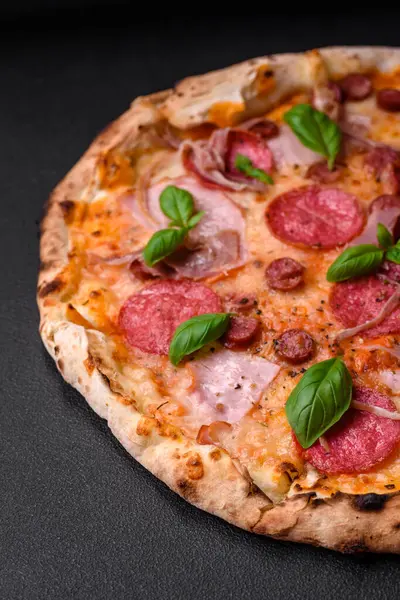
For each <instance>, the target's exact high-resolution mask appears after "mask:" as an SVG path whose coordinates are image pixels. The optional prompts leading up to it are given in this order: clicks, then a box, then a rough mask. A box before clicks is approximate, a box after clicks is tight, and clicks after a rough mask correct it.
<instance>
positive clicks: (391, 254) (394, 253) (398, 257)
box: [386, 244, 400, 265]
mask: <svg viewBox="0 0 400 600" xmlns="http://www.w3.org/2000/svg"><path fill="white" fill-rule="evenodd" d="M386 258H387V259H388V260H390V261H391V262H394V263H396V265H400V247H399V246H398V245H397V244H396V246H393V247H392V248H389V250H388V251H387V252H386Z"/></svg>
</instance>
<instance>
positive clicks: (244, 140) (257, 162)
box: [225, 129, 274, 181]
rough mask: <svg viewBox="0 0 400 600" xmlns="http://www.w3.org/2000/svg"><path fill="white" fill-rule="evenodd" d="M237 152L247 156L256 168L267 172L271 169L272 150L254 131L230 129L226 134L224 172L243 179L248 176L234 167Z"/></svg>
mask: <svg viewBox="0 0 400 600" xmlns="http://www.w3.org/2000/svg"><path fill="white" fill-rule="evenodd" d="M238 154H244V155H245V156H247V157H248V158H249V159H250V160H251V162H252V164H253V167H256V168H257V169H262V170H263V171H266V172H267V173H269V172H270V171H271V170H272V167H273V162H274V161H273V157H272V152H271V150H270V149H269V148H268V146H267V145H266V144H265V142H264V141H263V140H262V139H260V137H258V136H257V135H255V134H254V133H250V132H248V131H239V130H236V129H232V130H231V131H230V132H229V136H228V149H227V153H226V157H225V162H226V172H227V174H228V175H234V176H235V179H237V178H243V180H244V181H245V180H247V179H248V177H247V176H246V175H244V174H243V173H242V172H241V171H238V169H237V168H236V167H235V161H236V156H237V155H238Z"/></svg>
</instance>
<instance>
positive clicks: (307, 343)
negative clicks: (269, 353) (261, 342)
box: [275, 329, 314, 364]
mask: <svg viewBox="0 0 400 600" xmlns="http://www.w3.org/2000/svg"><path fill="white" fill-rule="evenodd" d="M275 351H276V353H277V354H278V355H279V356H281V358H284V359H285V360H287V361H289V362H291V363H295V364H297V363H301V362H304V361H306V360H308V359H309V358H311V356H312V354H313V352H314V340H313V338H312V337H311V335H310V334H309V333H307V332H306V331H303V330H302V329H288V330H287V331H285V332H284V333H283V334H282V335H281V336H280V337H279V338H278V339H277V340H275Z"/></svg>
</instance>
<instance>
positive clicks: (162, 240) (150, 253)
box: [143, 228, 187, 267]
mask: <svg viewBox="0 0 400 600" xmlns="http://www.w3.org/2000/svg"><path fill="white" fill-rule="evenodd" d="M186 233H187V230H186V229H184V228H183V229H161V230H160V231H157V233H155V234H154V235H153V236H152V237H151V238H150V240H149V241H148V242H147V245H146V247H145V249H144V250H143V258H144V262H145V263H146V265H148V266H149V267H152V266H153V265H155V264H156V263H158V262H159V261H160V260H162V259H163V258H165V257H166V256H169V255H170V254H172V253H173V252H175V250H176V249H177V248H179V246H180V245H181V244H182V242H183V240H184V238H185V235H186Z"/></svg>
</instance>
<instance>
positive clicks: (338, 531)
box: [37, 47, 400, 553]
mask: <svg viewBox="0 0 400 600" xmlns="http://www.w3.org/2000/svg"><path fill="white" fill-rule="evenodd" d="M399 64H400V49H396V48H374V47H365V48H357V47H343V48H324V49H321V50H318V51H317V50H315V51H312V52H308V53H304V54H283V55H275V56H267V57H263V58H258V59H252V60H248V61H246V62H244V63H241V64H239V65H235V66H232V67H229V68H227V69H223V70H221V71H216V72H213V73H209V74H206V75H201V76H197V77H191V78H188V79H185V80H184V81H182V82H180V83H179V84H178V85H177V86H176V88H175V89H174V90H167V91H165V92H160V93H157V94H153V95H150V96H147V97H141V98H138V99H136V100H135V101H134V102H133V103H132V105H131V107H130V109H129V110H128V111H127V112H126V113H124V114H123V115H122V116H121V117H120V118H119V119H117V120H116V121H115V122H113V123H112V124H111V125H110V126H109V127H107V128H106V129H105V130H104V131H103V132H102V133H101V134H100V135H99V136H98V137H97V138H96V140H95V141H94V142H93V143H92V145H91V146H90V148H89V149H88V151H87V152H86V153H85V154H84V155H83V156H82V158H81V159H80V161H79V162H78V163H77V164H76V165H75V166H74V167H73V169H72V170H71V171H70V172H69V173H68V175H67V176H66V177H65V178H64V179H63V180H62V181H61V183H60V184H59V185H58V186H57V187H56V189H55V190H54V191H53V193H52V194H51V196H50V199H49V202H48V205H47V209H46V214H45V217H44V219H43V222H42V237H41V246H40V253H41V271H40V276H39V286H38V295H37V298H38V305H39V309H40V315H41V324H40V334H41V337H42V339H43V342H44V344H45V346H46V348H47V350H48V352H49V353H50V355H51V356H52V357H53V359H54V360H55V362H56V365H57V368H58V370H59V371H60V373H61V374H62V376H63V377H64V379H65V380H66V381H67V382H68V383H70V384H71V385H72V386H73V387H75V388H76V389H77V390H78V391H79V392H80V393H81V394H82V395H83V396H84V397H85V398H86V400H87V402H88V403H89V404H90V406H91V407H92V408H93V410H94V411H95V412H96V413H97V414H98V415H100V416H101V417H102V418H104V419H107V421H108V424H109V427H110V429H111V431H112V432H113V433H114V435H115V437H116V438H117V439H118V440H119V441H120V442H121V444H122V445H123V446H124V447H125V448H126V450H127V451H128V452H129V453H130V454H131V455H132V456H133V457H134V458H135V459H136V460H138V461H139V462H140V463H141V464H142V465H143V466H144V467H146V468H147V469H148V470H149V471H151V472H152V473H153V474H154V475H155V476H156V477H158V478H159V479H161V480H162V481H163V482H164V483H166V484H167V485H168V486H169V487H170V488H171V489H172V490H174V491H175V492H176V493H178V494H179V495H180V496H182V497H183V498H185V499H186V500H187V501H189V502H190V503H192V504H194V505H195V506H197V507H199V508H201V509H203V510H206V511H208V512H210V513H213V514H215V515H217V516H219V517H221V518H223V519H225V520H226V521H228V522H230V523H232V524H234V525H237V526H238V527H241V528H243V529H247V530H249V531H253V532H255V533H258V534H262V535H269V536H272V537H275V538H279V539H285V540H291V541H296V542H304V543H310V544H314V545H321V546H325V547H327V548H332V549H335V550H339V551H342V552H357V551H365V550H368V551H375V552H396V553H397V552H400V512H399V505H400V497H399V495H397V494H386V495H376V494H366V495H364V496H352V495H348V494H342V493H337V494H336V495H335V496H334V497H330V498H328V499H323V498H317V497H316V496H315V494H314V493H312V492H311V493H306V494H304V493H300V494H298V495H297V496H293V497H291V498H289V499H286V500H285V501H283V502H282V503H280V504H278V505H274V504H273V503H272V502H271V501H270V500H269V499H268V498H267V496H266V495H265V494H263V493H262V492H261V491H260V490H258V489H257V488H256V486H254V484H252V482H251V480H250V478H249V477H248V474H247V473H246V472H245V471H244V469H243V468H242V467H240V465H239V464H237V462H236V461H234V460H233V459H231V458H230V456H229V455H228V454H227V453H226V452H225V451H223V450H220V449H218V448H216V447H214V446H207V445H199V444H197V443H196V442H194V441H193V440H191V439H189V438H187V437H185V436H184V435H183V434H182V432H181V431H180V430H179V429H177V428H175V427H173V426H169V425H166V424H165V423H161V422H160V421H158V420H157V418H156V417H148V416H143V415H141V414H140V413H139V412H138V411H137V410H136V409H135V408H134V406H133V404H132V401H131V400H130V399H129V398H127V397H126V396H125V395H122V393H121V390H122V387H123V386H120V387H119V386H118V376H117V375H115V373H114V375H115V377H114V379H113V378H110V377H109V376H108V375H107V367H106V365H107V360H103V359H102V352H103V350H101V349H102V348H103V349H104V348H106V346H107V340H106V338H105V337H104V335H103V334H101V333H99V332H97V331H95V330H87V329H85V328H84V327H82V326H79V325H75V324H74V323H72V322H70V321H68V320H67V318H66V315H65V305H64V304H63V302H62V296H63V294H64V293H65V291H66V289H67V288H68V285H69V282H68V278H67V275H66V273H65V267H66V266H67V264H68V237H67V227H66V225H65V216H66V215H68V211H69V210H71V207H72V206H73V201H74V200H76V199H77V198H79V197H80V194H81V192H82V190H83V189H84V188H86V187H87V186H88V185H89V184H90V181H91V179H92V177H93V173H94V170H95V164H96V160H97V158H98V156H99V153H100V152H103V151H105V150H108V149H110V148H113V147H114V146H116V145H119V144H121V143H123V142H124V141H125V140H127V141H129V142H130V143H131V142H132V141H133V140H134V139H135V137H138V136H139V135H140V133H141V131H142V130H143V128H144V127H146V126H148V125H151V124H154V123H157V122H158V121H161V120H164V119H165V118H167V119H168V121H169V122H170V123H171V124H172V125H174V126H176V127H179V128H183V129H185V128H189V127H192V126H194V125H199V124H201V123H204V122H210V121H211V122H214V123H217V124H219V123H218V118H219V117H218V115H219V111H218V110H215V106H216V105H217V106H218V103H219V104H221V106H222V107H225V108H224V111H225V113H226V107H227V105H226V104H224V103H230V104H231V105H232V107H233V112H232V113H231V114H232V115H233V116H232V118H233V120H235V119H238V120H242V119H244V118H248V117H252V116H256V115H257V114H261V113H263V112H266V110H268V109H269V108H271V107H273V106H274V105H275V104H277V103H278V102H279V101H280V100H282V99H284V98H285V97H287V96H289V95H291V94H293V93H295V92H296V91H301V90H304V89H307V88H310V87H315V86H318V85H323V84H324V83H325V82H326V80H327V79H328V77H329V76H330V75H335V76H339V75H345V74H347V73H350V72H353V71H358V72H368V71H370V70H372V69H374V68H378V69H380V70H382V71H391V70H392V69H394V68H395V67H396V66H398V65H399ZM266 70H267V71H268V70H272V71H273V73H274V76H273V79H274V85H273V86H272V87H271V88H270V89H264V88H263V87H262V85H263V84H262V83H260V78H262V77H265V75H264V73H265V71H266ZM266 79H267V80H268V79H269V77H266ZM261 82H262V79H261ZM260 86H261V87H260ZM224 111H222V113H223V112H224ZM99 349H100V350H99ZM104 352H105V351H104Z"/></svg>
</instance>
